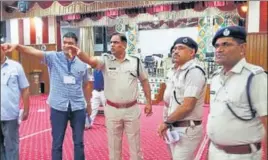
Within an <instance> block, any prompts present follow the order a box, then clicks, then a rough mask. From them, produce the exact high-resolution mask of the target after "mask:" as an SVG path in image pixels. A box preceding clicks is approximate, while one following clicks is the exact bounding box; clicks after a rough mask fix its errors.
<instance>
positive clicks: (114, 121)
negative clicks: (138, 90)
mask: <svg viewBox="0 0 268 160" xmlns="http://www.w3.org/2000/svg"><path fill="white" fill-rule="evenodd" d="M104 114H105V120H106V127H107V134H108V148H109V159H110V160H121V159H122V156H121V154H122V136H123V132H125V134H126V136H127V139H128V144H129V150H130V151H129V152H130V159H131V160H142V159H143V157H142V153H141V146H140V116H141V109H140V108H139V106H138V105H137V104H136V105H134V106H132V107H130V108H120V109H117V108H114V107H112V106H109V105H106V106H105V107H104Z"/></svg>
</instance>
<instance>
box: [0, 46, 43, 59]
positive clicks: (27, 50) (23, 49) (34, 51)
mask: <svg viewBox="0 0 268 160" xmlns="http://www.w3.org/2000/svg"><path fill="white" fill-rule="evenodd" d="M1 48H2V50H3V51H4V52H5V53H10V52H12V51H14V50H17V51H19V52H20V53H22V54H28V55H32V56H35V57H37V58H38V59H40V60H43V59H44V53H43V51H41V50H38V49H35V48H33V47H30V46H24V45H20V44H9V43H5V44H1Z"/></svg>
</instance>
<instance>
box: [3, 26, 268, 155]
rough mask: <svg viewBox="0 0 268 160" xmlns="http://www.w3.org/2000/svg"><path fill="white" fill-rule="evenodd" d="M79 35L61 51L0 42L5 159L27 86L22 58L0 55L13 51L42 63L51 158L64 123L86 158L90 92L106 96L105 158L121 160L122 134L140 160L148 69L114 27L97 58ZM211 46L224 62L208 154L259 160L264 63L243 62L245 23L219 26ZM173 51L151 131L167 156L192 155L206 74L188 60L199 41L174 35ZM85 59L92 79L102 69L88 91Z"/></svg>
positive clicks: (12, 148)
mask: <svg viewBox="0 0 268 160" xmlns="http://www.w3.org/2000/svg"><path fill="white" fill-rule="evenodd" d="M77 41H78V40H77V37H76V35H75V34H74V33H71V32H70V33H67V34H65V35H64V36H63V48H62V51H61V52H56V51H50V52H44V51H40V50H37V49H34V48H32V47H27V46H23V45H19V44H16V45H14V44H1V110H2V111H1V112H2V113H1V140H3V141H1V156H2V158H3V159H6V160H15V159H18V142H19V138H18V124H17V121H16V119H17V118H18V114H19V109H18V106H19V98H20V95H22V97H23V102H24V108H25V109H24V112H23V120H26V119H27V116H28V113H29V109H28V108H29V91H28V86H29V84H28V82H27V79H26V77H25V74H24V72H23V69H22V67H21V65H20V64H18V63H16V62H14V61H12V60H9V59H8V58H6V56H5V54H6V53H9V52H12V51H13V50H15V49H16V50H18V51H19V52H20V53H21V54H28V55H33V56H35V57H38V58H39V59H40V61H42V62H43V63H45V64H46V65H47V66H48V71H49V75H50V94H49V99H48V103H49V106H50V107H51V110H50V120H51V126H52V159H53V160H61V159H62V144H63V140H64V136H65V130H66V127H67V124H68V121H70V125H71V127H72V130H73V142H74V159H75V160H83V159H85V155H84V143H83V137H84V128H85V126H86V127H89V128H90V126H91V125H92V122H93V120H94V116H93V117H92V116H91V118H87V115H88V116H90V115H91V114H92V113H93V112H94V114H93V115H96V112H97V110H96V109H95V110H92V107H93V105H94V103H93V102H94V100H93V99H92V101H91V102H92V103H91V102H90V99H91V97H92V96H91V94H93V95H94V94H95V95H98V94H99V93H100V92H103V93H104V95H105V99H102V100H101V101H103V105H105V107H104V113H105V117H106V119H105V123H106V127H107V135H108V149H109V159H110V160H121V159H122V158H121V152H122V135H123V132H125V134H126V135H127V138H128V142H129V149H130V159H131V160H141V159H143V156H142V152H141V146H140V116H141V110H140V108H139V106H138V104H137V97H138V91H139V90H138V80H139V81H140V82H141V86H142V87H143V90H144V93H145V97H146V105H145V107H144V113H145V114H146V115H147V116H150V115H152V113H153V112H152V104H151V90H150V85H149V82H148V75H147V73H146V72H145V69H144V67H143V65H142V63H141V61H140V59H139V58H137V57H135V56H132V55H128V54H126V52H125V49H126V46H127V39H126V37H125V36H124V35H123V34H120V33H115V34H113V35H112V36H111V41H110V42H111V53H112V54H103V55H102V56H100V57H94V56H89V54H86V53H84V52H83V51H81V50H80V49H79V48H78V46H77ZM212 44H213V46H214V47H215V51H216V52H215V61H216V63H218V64H219V65H222V67H223V68H222V69H220V70H219V71H217V72H215V74H214V76H213V78H212V81H211V91H210V94H211V99H210V113H209V117H208V124H207V134H208V137H209V139H210V147H209V157H208V159H209V160H216V159H217V160H218V159H221V160H241V159H243V160H252V159H254V160H260V159H261V145H260V144H261V140H262V138H263V137H264V136H263V135H264V134H265V135H266V134H267V75H266V74H265V72H264V71H263V69H262V68H260V67H257V66H254V65H251V64H249V63H247V62H246V60H245V58H244V56H245V50H246V32H245V30H244V28H242V27H238V26H232V27H226V28H222V29H220V30H219V31H218V32H217V33H216V35H215V36H214V38H213V41H212ZM171 51H172V61H173V63H174V66H173V67H172V68H171V69H170V71H169V73H168V74H167V75H168V77H167V82H166V90H165V94H164V101H165V116H164V117H165V119H164V121H163V123H161V124H160V125H159V127H158V129H157V132H158V134H159V135H160V136H161V137H163V138H164V139H165V140H166V142H167V143H168V146H169V149H170V151H171V152H170V153H171V157H172V159H173V160H193V159H194V153H195V150H196V149H197V147H198V145H199V144H200V142H201V140H202V117H203V112H202V111H203V109H202V107H203V105H204V97H205V88H206V82H207V79H206V74H205V71H204V69H203V68H202V66H200V65H198V64H197V63H196V62H195V60H194V57H195V54H196V53H197V51H198V44H197V43H196V42H195V41H194V40H193V39H192V38H190V37H180V38H178V39H177V40H176V41H175V42H174V44H173V46H172V49H171ZM88 65H90V66H91V67H93V68H96V69H97V70H96V71H95V72H94V74H96V75H95V76H94V77H98V75H97V74H98V71H101V73H102V76H103V81H104V84H103V86H104V87H103V88H102V87H101V85H100V84H98V82H99V78H95V81H96V83H95V84H94V89H92V86H91V85H90V81H91V79H90V75H89V72H88ZM91 76H92V75H91ZM3 87H4V88H3ZM3 89H5V91H2V90H3ZM92 90H93V92H91V91H92ZM12 96H14V97H12ZM10 98H12V99H10ZM4 99H6V100H4ZM3 100H4V101H3ZM98 105H99V104H96V105H95V106H97V107H98ZM94 108H96V107H94ZM10 110H12V112H10ZM3 111H4V112H3ZM86 113H87V114H86ZM3 115H5V116H3ZM85 119H88V121H87V122H86V121H85ZM87 124H88V125H87ZM14 128H15V129H14ZM264 129H265V130H264ZM11 130H12V134H10V133H11ZM11 136H12V137H11Z"/></svg>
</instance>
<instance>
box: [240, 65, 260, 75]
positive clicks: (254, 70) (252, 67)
mask: <svg viewBox="0 0 268 160" xmlns="http://www.w3.org/2000/svg"><path fill="white" fill-rule="evenodd" d="M244 67H245V68H246V69H247V70H249V71H250V72H251V73H253V74H254V75H256V74H260V73H263V72H264V69H263V68H262V67H260V66H256V65H253V64H247V65H245V66H244Z"/></svg>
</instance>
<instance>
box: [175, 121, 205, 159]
mask: <svg viewBox="0 0 268 160" xmlns="http://www.w3.org/2000/svg"><path fill="white" fill-rule="evenodd" d="M174 130H177V131H178V132H179V135H180V140H179V141H178V142H176V143H173V144H170V148H171V153H172V158H173V160H193V159H194V156H195V155H194V153H195V151H196V150H197V147H198V145H199V144H200V143H201V140H202V125H198V126H194V127H176V128H174Z"/></svg>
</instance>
